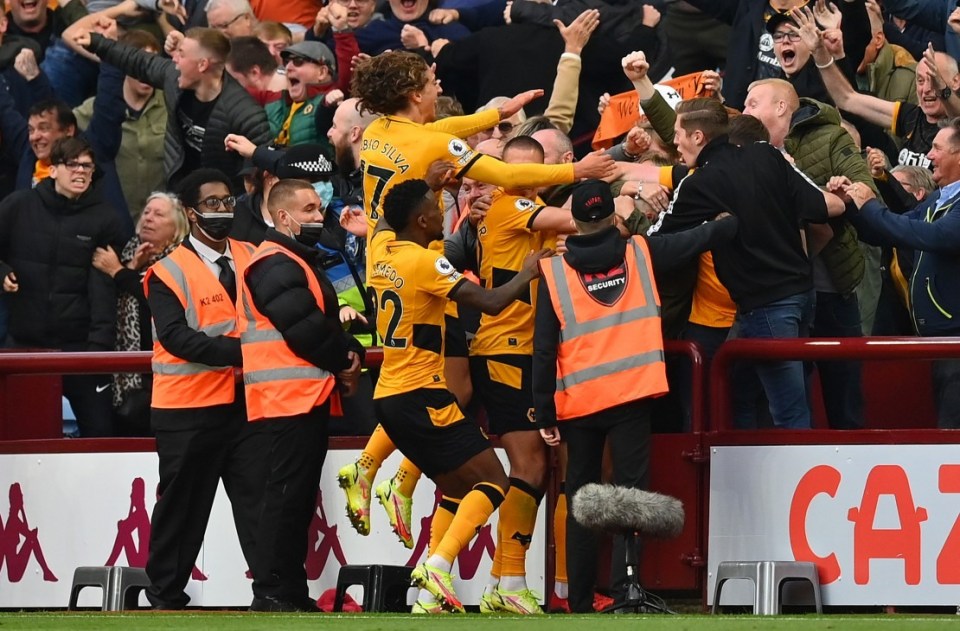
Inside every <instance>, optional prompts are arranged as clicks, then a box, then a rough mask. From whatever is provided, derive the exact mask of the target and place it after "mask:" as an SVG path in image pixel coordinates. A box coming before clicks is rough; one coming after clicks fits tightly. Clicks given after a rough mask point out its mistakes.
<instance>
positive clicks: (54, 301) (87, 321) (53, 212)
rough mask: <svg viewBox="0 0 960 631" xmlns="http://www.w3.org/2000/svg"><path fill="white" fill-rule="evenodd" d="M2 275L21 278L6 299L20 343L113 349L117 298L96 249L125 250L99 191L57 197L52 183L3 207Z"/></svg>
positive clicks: (49, 180)
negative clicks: (95, 265) (95, 260)
mask: <svg viewBox="0 0 960 631" xmlns="http://www.w3.org/2000/svg"><path fill="white" fill-rule="evenodd" d="M0 226H2V229H0V278H3V277H5V276H6V275H7V274H9V273H10V272H11V271H12V272H14V273H15V274H16V277H17V282H18V283H19V285H20V289H19V291H17V292H16V293H13V294H5V296H6V298H7V305H8V307H9V309H10V328H9V334H10V335H11V336H12V337H13V338H14V339H15V340H16V341H17V342H18V343H19V344H23V345H28V346H34V347H38V348H60V349H63V350H78V351H85V350H102V351H108V350H113V342H114V330H115V322H116V305H117V300H116V294H115V290H114V285H113V281H112V280H111V279H110V277H108V276H106V275H105V274H103V273H102V272H99V271H97V270H95V269H94V268H93V265H92V262H91V261H92V259H93V251H94V249H96V248H98V247H106V246H108V245H109V246H112V247H113V249H114V250H115V251H117V252H120V251H121V250H122V249H123V246H124V243H125V241H126V236H125V235H124V233H123V230H122V229H121V226H120V222H119V219H118V218H117V215H116V212H114V210H113V208H111V207H110V206H109V205H108V204H107V203H105V202H104V201H103V198H102V197H101V196H100V193H99V191H98V190H97V188H96V187H91V190H89V191H87V192H86V193H84V194H83V195H81V196H80V197H79V198H78V199H76V200H71V199H68V198H66V197H64V196H62V195H60V194H59V193H57V192H56V189H55V187H54V180H53V178H47V179H45V180H44V181H42V182H41V183H40V184H38V185H37V187H36V188H35V189H29V190H23V191H17V192H15V193H13V194H11V195H10V196H9V197H7V198H6V199H4V200H3V202H0Z"/></svg>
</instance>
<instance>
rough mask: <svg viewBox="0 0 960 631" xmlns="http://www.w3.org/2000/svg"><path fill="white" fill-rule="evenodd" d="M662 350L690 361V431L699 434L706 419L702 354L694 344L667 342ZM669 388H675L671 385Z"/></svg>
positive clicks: (704, 367) (679, 341)
mask: <svg viewBox="0 0 960 631" xmlns="http://www.w3.org/2000/svg"><path fill="white" fill-rule="evenodd" d="M664 350H665V351H666V352H667V353H668V354H672V355H684V356H686V358H687V359H688V360H689V361H690V368H691V370H690V392H691V400H690V409H691V413H690V429H691V431H693V432H694V433H699V432H702V431H704V429H705V422H706V421H705V419H706V412H707V408H706V397H705V393H704V386H705V385H706V370H707V366H706V363H705V362H704V359H703V353H702V352H701V351H700V346H699V345H698V344H697V343H696V342H689V341H681V340H667V341H666V342H665V344H664ZM671 387H676V386H674V385H672V384H671Z"/></svg>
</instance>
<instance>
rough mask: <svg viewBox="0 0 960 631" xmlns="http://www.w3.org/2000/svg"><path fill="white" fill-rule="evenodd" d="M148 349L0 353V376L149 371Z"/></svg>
mask: <svg viewBox="0 0 960 631" xmlns="http://www.w3.org/2000/svg"><path fill="white" fill-rule="evenodd" d="M151 357H153V353H150V352H148V351H131V352H125V351H124V352H109V353H107V352H105V353H61V352H49V353H16V352H14V353H0V376H4V375H73V374H82V373H86V374H91V375H93V374H105V373H114V372H150V358H151ZM382 362H383V351H382V350H381V349H380V348H368V349H367V357H366V361H365V362H364V364H365V365H366V366H368V367H371V366H379V365H380V364H381V363H382Z"/></svg>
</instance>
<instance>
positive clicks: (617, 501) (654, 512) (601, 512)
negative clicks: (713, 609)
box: [572, 484, 684, 613]
mask: <svg viewBox="0 0 960 631" xmlns="http://www.w3.org/2000/svg"><path fill="white" fill-rule="evenodd" d="M572 510H573V518H574V519H576V520H577V521H578V522H579V523H580V525H581V526H584V527H585V528H592V529H594V530H604V531H613V532H615V533H619V534H622V535H623V537H624V544H625V545H624V552H625V553H626V567H627V584H626V594H625V596H624V599H623V601H622V602H616V603H614V604H612V605H610V606H609V607H607V608H606V609H604V610H603V613H609V612H613V611H633V612H634V613H650V612H653V611H659V612H661V613H673V612H672V611H671V610H670V608H669V607H667V604H666V603H665V602H663V599H662V598H660V597H658V596H654V595H653V594H651V593H649V592H647V591H646V590H644V589H643V587H641V585H640V578H639V571H638V570H639V566H640V538H641V537H660V538H670V537H676V536H677V535H679V534H680V532H681V531H682V530H683V519H684V514H683V504H681V503H680V500H678V499H677V498H675V497H670V496H669V495H661V494H660V493H650V492H648V491H641V490H640V489H633V488H630V487H626V486H614V485H612V484H587V485H586V486H584V487H582V488H581V489H580V490H579V491H577V493H576V494H575V495H574V496H573V509H572Z"/></svg>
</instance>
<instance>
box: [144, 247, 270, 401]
mask: <svg viewBox="0 0 960 631" xmlns="http://www.w3.org/2000/svg"><path fill="white" fill-rule="evenodd" d="M229 241H230V252H231V253H232V254H233V263H234V266H235V267H236V272H237V277H238V278H239V276H240V275H241V274H242V272H243V270H244V269H245V268H246V266H247V265H248V264H249V263H250V257H251V256H253V245H252V244H249V243H245V242H243V241H235V240H233V239H230V240H229ZM152 275H154V276H156V277H157V278H158V279H159V280H160V281H161V282H162V283H163V284H164V285H166V286H167V287H168V288H169V289H170V291H172V292H173V293H174V295H176V296H177V298H179V300H180V304H181V305H183V313H184V316H185V317H186V320H187V326H189V327H190V328H191V329H193V330H195V331H199V332H200V333H204V334H206V335H208V336H210V337H216V336H218V335H226V336H227V337H237V336H238V333H237V308H236V305H235V304H234V303H233V301H231V300H230V295H229V294H228V293H227V290H226V289H224V287H223V285H222V284H220V279H219V278H218V277H217V276H216V275H214V273H213V272H212V271H210V269H209V268H208V267H207V266H206V265H205V264H204V263H203V261H202V260H201V259H200V256H199V255H198V254H197V253H196V252H194V251H192V250H191V249H190V248H188V247H186V246H183V245H181V246H180V247H178V248H176V249H175V250H174V251H173V252H171V253H170V254H169V255H168V256H166V257H164V258H162V259H160V260H159V261H157V262H156V263H154V264H153V266H152V267H150V269H148V270H147V273H146V275H145V276H144V278H143V293H144V295H149V292H150V288H149V285H150V283H149V281H150V277H151V276H152ZM234 383H235V380H234V367H233V366H207V365H206V364H198V363H196V362H190V361H187V360H185V359H183V358H181V357H177V356H176V355H173V354H172V353H170V352H169V351H168V350H167V349H165V348H164V347H163V344H161V343H160V340H158V339H157V330H156V326H154V327H153V400H152V401H151V406H153V407H155V408H162V409H180V408H185V407H190V408H197V407H209V406H212V405H224V404H227V403H233V401H234V398H235V397H234Z"/></svg>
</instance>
